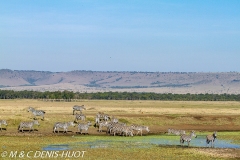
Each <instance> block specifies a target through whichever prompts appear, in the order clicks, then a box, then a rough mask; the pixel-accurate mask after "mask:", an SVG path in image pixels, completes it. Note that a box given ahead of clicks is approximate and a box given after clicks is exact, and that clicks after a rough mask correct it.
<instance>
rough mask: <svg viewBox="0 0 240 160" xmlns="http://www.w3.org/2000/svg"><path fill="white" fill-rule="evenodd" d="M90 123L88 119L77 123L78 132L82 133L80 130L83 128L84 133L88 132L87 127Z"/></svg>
mask: <svg viewBox="0 0 240 160" xmlns="http://www.w3.org/2000/svg"><path fill="white" fill-rule="evenodd" d="M91 125H92V123H91V122H90V121H88V123H78V131H79V133H81V134H82V131H83V130H85V131H86V133H87V134H88V128H89V126H91Z"/></svg>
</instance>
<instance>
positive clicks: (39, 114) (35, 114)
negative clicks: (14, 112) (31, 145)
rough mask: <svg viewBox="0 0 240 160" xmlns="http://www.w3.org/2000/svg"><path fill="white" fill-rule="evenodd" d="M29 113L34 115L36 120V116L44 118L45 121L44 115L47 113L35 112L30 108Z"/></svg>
mask: <svg viewBox="0 0 240 160" xmlns="http://www.w3.org/2000/svg"><path fill="white" fill-rule="evenodd" d="M28 112H32V114H33V115H34V119H36V116H42V119H43V120H44V115H45V113H46V112H45V111H43V110H35V109H34V108H33V107H29V108H28Z"/></svg>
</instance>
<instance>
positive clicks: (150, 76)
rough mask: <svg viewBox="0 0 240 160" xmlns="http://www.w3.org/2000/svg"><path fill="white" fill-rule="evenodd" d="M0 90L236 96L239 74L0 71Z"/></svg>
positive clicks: (239, 87) (239, 91) (238, 88)
mask: <svg viewBox="0 0 240 160" xmlns="http://www.w3.org/2000/svg"><path fill="white" fill-rule="evenodd" d="M0 89H2V90H3V89H11V90H36V91H57V90H60V91H62V90H70V91H74V92H105V91H119V92H155V93H179V94H183V93H215V94H223V93H229V94H239V93H240V73H239V72H138V71H122V72H121V71H89V70H73V71H68V72H50V71H34V70H10V69H0Z"/></svg>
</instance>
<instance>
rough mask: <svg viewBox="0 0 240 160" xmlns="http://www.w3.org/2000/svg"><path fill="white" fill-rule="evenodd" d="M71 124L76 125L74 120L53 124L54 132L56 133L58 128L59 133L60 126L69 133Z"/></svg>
mask: <svg viewBox="0 0 240 160" xmlns="http://www.w3.org/2000/svg"><path fill="white" fill-rule="evenodd" d="M69 126H74V127H75V124H74V122H56V123H55V124H54V126H53V133H56V132H55V131H56V130H57V131H58V133H59V128H63V133H64V132H65V133H67V130H68V127H69Z"/></svg>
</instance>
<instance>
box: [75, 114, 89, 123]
mask: <svg viewBox="0 0 240 160" xmlns="http://www.w3.org/2000/svg"><path fill="white" fill-rule="evenodd" d="M78 120H82V121H85V120H86V116H85V115H84V114H76V116H75V120H74V122H77V121H78Z"/></svg>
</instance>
